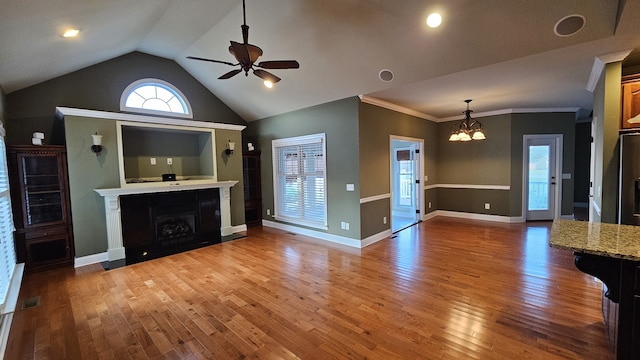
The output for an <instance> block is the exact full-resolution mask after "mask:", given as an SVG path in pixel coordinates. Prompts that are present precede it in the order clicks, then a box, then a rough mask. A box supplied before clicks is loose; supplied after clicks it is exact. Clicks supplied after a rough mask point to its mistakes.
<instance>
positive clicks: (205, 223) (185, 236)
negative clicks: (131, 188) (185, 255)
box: [120, 188, 222, 264]
mask: <svg viewBox="0 0 640 360" xmlns="http://www.w3.org/2000/svg"><path fill="white" fill-rule="evenodd" d="M120 209H121V220H122V240H123V244H124V248H125V254H126V264H134V263H137V262H141V261H145V260H149V259H153V258H157V257H161V256H166V255H171V254H175V253H179V252H182V251H186V250H191V249H195V248H199V247H202V246H207V245H211V244H218V243H220V242H221V239H222V237H221V234H220V190H219V189H217V188H213V189H202V190H187V191H175V192H160V193H148V194H135V195H123V196H121V197H120Z"/></svg>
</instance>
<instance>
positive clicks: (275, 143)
mask: <svg viewBox="0 0 640 360" xmlns="http://www.w3.org/2000/svg"><path fill="white" fill-rule="evenodd" d="M325 138H326V135H325V134H324V133H319V134H312V135H304V136H297V137H291V138H284V139H275V140H272V141H271V154H272V167H273V168H272V172H273V202H274V214H273V216H274V218H275V219H276V220H278V221H282V222H286V223H290V224H294V225H301V226H306V227H311V228H315V229H321V230H328V229H329V227H328V215H327V208H328V204H327V187H328V184H327V145H326V140H325ZM318 142H320V143H322V153H323V155H324V156H323V161H324V166H323V167H324V224H323V225H319V224H318V223H315V222H309V221H305V220H301V219H296V218H290V217H287V216H282V215H279V214H278V209H279V208H280V204H279V197H280V196H279V191H278V188H279V186H278V172H277V164H278V152H277V151H276V148H279V147H285V146H294V145H304V144H311V143H318Z"/></svg>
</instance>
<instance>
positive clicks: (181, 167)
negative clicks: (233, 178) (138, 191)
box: [117, 121, 217, 187]
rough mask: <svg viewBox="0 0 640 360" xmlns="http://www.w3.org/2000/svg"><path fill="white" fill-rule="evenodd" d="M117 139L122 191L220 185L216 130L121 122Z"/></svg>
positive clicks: (118, 124)
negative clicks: (169, 176)
mask: <svg viewBox="0 0 640 360" xmlns="http://www.w3.org/2000/svg"><path fill="white" fill-rule="evenodd" d="M117 136H118V148H119V149H118V151H119V165H120V186H121V187H138V186H150V185H154V184H157V185H168V184H171V185H174V184H196V183H208V182H216V181H217V174H216V171H215V169H216V158H215V156H214V155H215V151H214V150H215V130H214V129H208V128H197V127H187V126H174V125H164V124H148V123H138V122H128V121H118V122H117ZM168 159H171V162H172V164H171V165H169V164H168V162H167V160H168ZM153 162H155V164H153ZM163 174H175V180H171V181H163V176H162V175H163Z"/></svg>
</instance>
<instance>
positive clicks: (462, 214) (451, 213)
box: [434, 210, 524, 223]
mask: <svg viewBox="0 0 640 360" xmlns="http://www.w3.org/2000/svg"><path fill="white" fill-rule="evenodd" d="M434 212H435V213H437V215H435V216H447V217H455V218H462V219H470V220H483V221H495V222H503V223H521V222H524V219H523V217H522V216H513V217H512V216H501V215H488V214H476V213H465V212H459V211H447V210H437V211H434Z"/></svg>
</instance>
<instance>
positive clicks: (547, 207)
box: [522, 135, 562, 221]
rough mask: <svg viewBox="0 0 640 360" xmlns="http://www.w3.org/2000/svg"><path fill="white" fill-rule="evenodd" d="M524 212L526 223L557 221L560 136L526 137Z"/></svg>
mask: <svg viewBox="0 0 640 360" xmlns="http://www.w3.org/2000/svg"><path fill="white" fill-rule="evenodd" d="M523 144H524V154H523V157H522V158H523V160H524V166H523V169H524V170H523V177H522V180H523V186H522V190H523V191H522V196H523V201H522V205H523V210H522V213H523V215H524V220H525V221H536V220H553V219H556V218H559V217H560V207H561V206H560V204H561V194H562V176H561V170H560V169H562V135H525V136H524V141H523Z"/></svg>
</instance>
